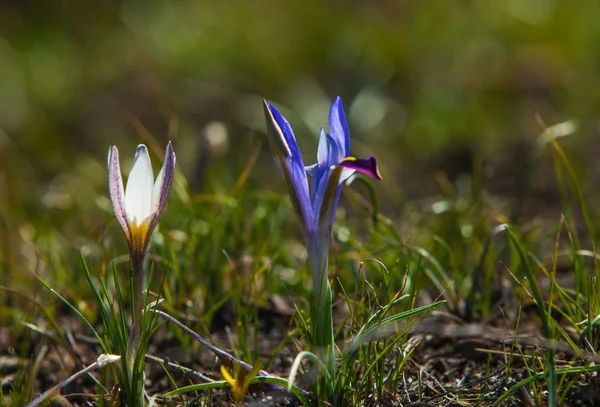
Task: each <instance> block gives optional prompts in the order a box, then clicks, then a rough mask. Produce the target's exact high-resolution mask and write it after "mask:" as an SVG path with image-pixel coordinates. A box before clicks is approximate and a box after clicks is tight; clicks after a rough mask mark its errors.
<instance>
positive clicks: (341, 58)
mask: <svg viewBox="0 0 600 407" xmlns="http://www.w3.org/2000/svg"><path fill="white" fill-rule="evenodd" d="M598 16H600V2H598V1H597V0H581V1H567V0H564V1H559V0H505V1H501V0H499V1H445V0H438V1H435V0H432V1H350V0H347V1H341V0H339V1H316V0H292V1H275V0H256V1H248V2H242V1H234V0H220V1H152V0H150V1H148V0H144V1H141V0H130V1H119V2H109V1H95V2H86V1H75V0H72V1H65V0H55V1H23V0H12V1H10V0H8V1H7V0H4V1H2V2H1V3H0V190H1V194H0V200H1V201H2V202H1V203H0V210H1V220H2V224H1V228H2V236H3V237H2V240H3V242H2V244H3V249H2V253H3V256H2V261H3V267H4V269H5V270H6V269H7V268H8V267H9V266H8V265H9V264H13V265H14V264H20V265H21V267H22V268H24V269H27V270H30V271H32V272H34V271H36V270H38V269H39V268H40V267H41V266H40V265H39V258H40V257H42V258H44V259H50V260H45V261H49V262H50V265H51V266H52V262H56V263H57V264H58V263H61V262H64V261H65V260H64V258H62V257H60V253H61V251H58V250H56V246H57V245H60V246H61V247H67V248H69V249H68V250H67V251H66V252H67V253H69V256H74V257H77V253H76V250H72V249H73V248H84V254H85V253H86V250H87V251H89V252H93V251H94V247H96V248H98V247H100V248H101V247H106V242H105V240H104V239H106V237H105V231H106V229H107V225H113V226H111V231H114V232H115V233H116V234H118V233H120V232H119V231H118V226H117V225H116V222H114V217H113V215H112V213H111V207H110V203H109V201H108V198H107V195H108V192H107V186H106V166H105V160H106V153H107V148H108V146H109V145H112V144H117V145H118V146H119V148H120V151H121V160H122V168H123V169H124V171H125V172H127V171H128V169H129V168H130V165H131V159H132V157H133V152H134V148H135V145H136V144H138V143H141V142H144V143H147V144H149V145H150V147H151V149H152V150H153V151H154V153H155V155H154V157H155V158H156V159H157V160H155V165H158V164H157V163H158V162H159V161H160V160H162V156H161V154H162V152H161V148H164V146H165V145H166V142H167V140H168V139H170V140H172V141H173V142H174V144H175V151H176V153H177V157H178V165H179V169H180V170H181V172H182V173H183V175H184V176H185V179H186V180H187V182H188V183H189V186H190V190H191V191H192V193H193V194H195V196H196V199H197V200H199V201H202V200H206V201H211V200H212V199H216V198H214V196H217V195H218V194H219V192H222V191H227V190H230V189H231V188H232V187H233V186H234V184H235V182H236V180H237V178H238V177H239V176H240V174H241V173H242V171H243V169H244V168H245V167H246V165H247V164H248V162H249V161H250V160H251V157H253V152H257V153H258V151H261V153H260V155H259V156H258V157H257V161H256V163H255V165H254V167H253V168H252V171H251V172H250V174H249V180H248V183H249V185H250V186H252V187H255V188H259V189H261V190H267V191H280V192H283V189H282V188H280V187H279V185H278V184H275V185H274V183H279V182H281V180H280V179H279V176H274V171H275V170H274V166H273V163H272V160H271V159H270V157H269V154H268V152H267V146H266V143H265V139H264V119H263V113H262V105H261V98H267V99H269V100H271V101H272V102H273V103H275V104H276V105H277V106H278V107H279V108H281V111H282V112H283V113H284V115H286V117H287V118H288V120H289V121H290V122H291V123H292V126H293V127H294V129H295V132H296V135H297V137H298V139H299V144H300V145H301V149H302V151H304V154H305V156H306V157H305V161H306V162H307V163H310V162H311V161H312V160H313V159H314V157H315V156H316V149H315V146H316V141H317V136H318V129H319V127H320V126H321V125H325V126H327V113H328V109H329V105H330V104H331V102H332V100H333V98H334V97H335V96H336V95H340V96H341V97H342V100H343V102H344V105H345V109H346V112H347V115H348V119H349V123H350V131H351V134H352V143H353V144H352V150H353V154H354V155H356V156H367V155H375V156H377V157H378V159H379V160H380V162H381V167H382V168H381V171H382V173H383V175H384V177H385V180H384V181H383V182H382V183H380V184H378V185H377V187H376V188H377V189H378V191H379V195H380V200H381V205H382V210H383V211H384V213H386V214H387V215H389V216H390V217H392V218H397V217H401V216H403V215H404V214H405V212H406V209H405V206H404V203H405V202H407V201H413V200H417V199H422V198H424V197H428V196H435V195H437V194H439V193H440V187H439V186H438V181H439V177H440V175H439V174H446V175H447V178H448V180H449V181H450V182H451V183H457V185H458V184H460V182H461V181H460V180H461V179H462V177H464V176H466V177H468V174H471V173H472V172H473V171H474V170H475V172H478V173H479V176H480V177H481V180H482V181H483V183H484V185H485V187H486V189H488V190H489V191H490V192H491V193H492V194H494V195H495V196H507V197H516V198H519V199H520V198H522V195H523V194H528V195H531V196H533V197H534V198H535V199H534V200H532V201H531V202H533V203H532V204H531V205H533V206H531V207H530V209H531V210H537V209H536V206H535V205H538V204H539V203H540V202H541V203H542V204H543V205H550V206H552V202H553V201H554V200H557V198H556V197H557V195H556V192H553V191H554V189H555V186H554V184H553V182H554V181H553V180H554V174H553V172H552V162H551V160H550V159H545V160H544V159H543V160H541V161H540V162H539V163H537V164H539V165H536V166H535V168H534V169H533V170H532V167H531V166H530V165H529V164H530V163H531V160H532V158H531V157H532V154H533V153H532V152H533V151H534V146H535V140H536V138H537V137H538V135H539V134H540V132H541V128H540V126H539V125H538V123H537V122H536V119H535V116H534V113H535V112H538V113H539V114H540V116H541V117H542V118H543V120H544V121H545V122H546V123H547V124H549V125H550V124H555V123H560V122H564V121H567V120H576V121H577V123H578V124H579V127H578V130H577V131H576V133H575V134H574V135H573V136H572V137H569V138H567V139H565V140H564V142H563V141H561V143H563V144H564V146H565V148H566V149H567V151H568V153H569V155H570V158H571V159H572V160H573V161H574V162H575V163H576V164H577V168H576V170H577V171H578V173H579V174H580V175H581V176H582V177H583V185H584V186H585V188H586V190H587V191H593V188H594V187H596V186H598V184H599V183H598V181H597V180H598V175H599V174H598V172H599V171H600V168H599V167H598V166H597V165H595V163H596V161H597V158H596V157H597V155H598V153H600V149H599V148H598V143H597V140H598V137H597V132H598V129H597V127H598V119H597V116H598V115H597V107H598V106H599V105H600V104H599V102H600V75H599V73H600V24H599V23H598ZM524 178H527V179H528V180H532V182H526V183H524V182H523V181H522V180H523V179H524ZM281 185H283V184H282V183H281ZM182 189H183V188H180V191H181V190H182ZM179 195H180V196H182V195H184V194H181V193H180V194H179ZM184 200H185V199H184ZM171 207H172V208H173V209H171V211H175V210H184V209H181V208H183V207H184V205H179V206H178V205H177V204H176V203H173V204H172V205H171ZM592 207H593V206H592ZM249 210H250V211H251V210H252V208H249ZM167 212H168V211H167ZM290 216H291V215H290ZM47 233H48V234H51V238H47V239H45V238H44V236H46V235H47ZM116 234H115V236H116ZM120 238H121V237H120ZM120 244H121V243H120ZM121 249H122V250H120V251H118V253H121V254H123V253H125V249H124V243H123V244H122V247H121ZM63 254H64V252H63ZM5 275H6V274H5Z"/></svg>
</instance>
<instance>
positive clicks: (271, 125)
mask: <svg viewBox="0 0 600 407" xmlns="http://www.w3.org/2000/svg"><path fill="white" fill-rule="evenodd" d="M264 111H265V119H266V121H267V135H268V138H269V146H270V148H271V151H272V153H273V156H274V158H275V162H276V163H277V165H278V167H279V168H280V169H281V171H282V173H283V176H284V178H285V181H286V184H287V187H288V193H289V195H290V200H291V201H292V205H293V206H294V209H295V211H296V214H297V215H298V217H299V218H300V222H301V223H302V226H303V227H304V229H305V230H304V231H305V233H306V232H307V230H308V229H310V228H312V225H314V220H313V219H314V216H313V213H312V208H311V200H310V191H309V189H308V178H307V176H306V170H305V168H304V162H303V161H302V156H301V155H300V150H299V149H298V145H297V144H296V138H295V137H294V132H293V131H292V128H291V126H290V124H289V123H288V121H287V120H286V119H285V118H284V117H283V116H282V115H281V113H279V111H278V110H277V109H276V108H275V106H273V105H272V104H271V103H269V102H267V101H264Z"/></svg>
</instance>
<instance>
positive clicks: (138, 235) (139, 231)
mask: <svg viewBox="0 0 600 407" xmlns="http://www.w3.org/2000/svg"><path fill="white" fill-rule="evenodd" d="M148 223H149V222H148V219H146V220H144V221H143V222H142V223H140V224H139V225H137V224H135V223H131V224H130V225H129V228H130V230H131V236H130V239H131V247H132V248H133V250H135V251H136V252H141V251H142V250H144V246H145V244H146V240H147V238H148Z"/></svg>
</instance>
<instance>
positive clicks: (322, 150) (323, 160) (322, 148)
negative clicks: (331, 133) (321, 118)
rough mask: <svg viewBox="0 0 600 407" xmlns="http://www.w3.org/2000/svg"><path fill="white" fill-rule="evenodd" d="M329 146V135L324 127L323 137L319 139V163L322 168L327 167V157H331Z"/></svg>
mask: <svg viewBox="0 0 600 407" xmlns="http://www.w3.org/2000/svg"><path fill="white" fill-rule="evenodd" d="M327 144H328V143H327V135H326V134H325V131H324V130H323V127H321V136H320V137H319V147H318V149H317V163H318V164H319V165H320V166H321V167H323V166H325V165H327V157H328V155H329V154H328V153H329V151H328V150H329V147H328V145H327Z"/></svg>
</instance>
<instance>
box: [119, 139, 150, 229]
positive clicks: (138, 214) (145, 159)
mask: <svg viewBox="0 0 600 407" xmlns="http://www.w3.org/2000/svg"><path fill="white" fill-rule="evenodd" d="M153 189H154V174H153V172H152V164H151V162H150V156H149V155H148V150H147V149H146V146H145V145H143V144H140V145H139V146H138V148H137V152H136V154H135V159H134V161H133V167H132V168H131V172H130V173H129V178H127V187H126V188H125V208H126V210H127V218H128V220H129V222H131V223H133V224H135V225H138V226H139V225H140V224H142V223H143V222H144V220H146V218H148V217H149V216H150V215H151V214H152V196H153V192H152V191H153Z"/></svg>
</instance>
